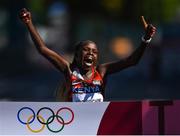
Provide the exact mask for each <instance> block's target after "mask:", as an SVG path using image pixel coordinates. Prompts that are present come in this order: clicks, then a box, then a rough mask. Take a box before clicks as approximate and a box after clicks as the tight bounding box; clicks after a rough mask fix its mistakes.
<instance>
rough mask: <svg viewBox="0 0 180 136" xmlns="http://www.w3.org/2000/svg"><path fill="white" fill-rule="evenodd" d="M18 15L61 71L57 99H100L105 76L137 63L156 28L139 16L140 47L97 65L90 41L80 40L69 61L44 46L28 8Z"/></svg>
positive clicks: (78, 100) (102, 93)
mask: <svg viewBox="0 0 180 136" xmlns="http://www.w3.org/2000/svg"><path fill="white" fill-rule="evenodd" d="M20 18H21V20H22V22H23V23H24V24H25V25H26V27H27V28H28V30H29V33H30V35H31V38H32V40H33V42H34V44H35V46H36V48H37V50H38V51H39V53H40V54H41V55H43V56H44V57H45V58H47V59H48V60H49V61H50V62H51V63H52V64H53V65H54V66H55V67H56V68H57V69H58V70H59V71H60V72H62V73H63V74H64V77H65V82H64V83H63V85H62V87H61V89H60V90H59V91H58V93H57V98H58V101H70V102H89V101H91V102H97V101H99V102H102V101H103V99H104V94H105V92H104V91H105V85H106V79H107V76H108V75H110V74H113V73H116V72H119V71H121V70H123V69H125V68H128V67H130V66H133V65H135V64H137V63H138V62H139V60H140V58H141V56H142V55H143V53H144V51H145V49H146V47H147V44H148V43H149V42H150V41H151V38H152V37H153V36H154V34H155V31H156V28H155V27H154V26H153V25H151V24H147V23H146V21H145V20H144V18H143V17H142V18H141V19H142V22H143V25H144V28H145V35H144V36H143V37H142V39H141V40H142V42H141V44H140V46H139V47H138V48H137V49H136V50H135V51H134V52H133V53H132V54H131V55H130V56H129V57H127V58H125V59H123V60H119V61H114V62H108V63H105V64H99V65H97V64H98V63H97V60H98V55H99V53H98V48H97V46H96V43H95V42H93V41H90V40H86V41H81V42H79V43H78V44H77V45H76V49H75V54H74V60H73V61H72V62H68V61H67V60H66V59H65V58H63V57H62V56H61V55H60V54H57V53H56V52H54V51H52V50H50V49H48V48H47V46H46V45H45V43H44V42H43V40H42V38H41V37H40V35H39V33H38V32H37V30H36V28H35V26H34V25H33V23H32V18H31V13H30V12H29V11H27V10H26V9H22V10H21V11H20Z"/></svg>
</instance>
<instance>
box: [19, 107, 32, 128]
mask: <svg viewBox="0 0 180 136" xmlns="http://www.w3.org/2000/svg"><path fill="white" fill-rule="evenodd" d="M24 109H28V110H30V111H32V113H33V119H32V120H31V121H30V122H29V123H28V124H31V123H32V122H33V121H34V119H35V112H34V110H33V109H31V108H29V107H23V108H21V109H20V110H19V111H18V113H17V118H18V120H19V122H21V123H22V124H24V125H26V124H27V123H26V122H23V121H21V119H20V117H19V114H20V112H21V111H22V110H24Z"/></svg>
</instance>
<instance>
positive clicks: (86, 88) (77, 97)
mask: <svg viewBox="0 0 180 136" xmlns="http://www.w3.org/2000/svg"><path fill="white" fill-rule="evenodd" d="M102 85H103V80H102V77H101V76H100V74H99V73H98V72H97V71H95V70H94V68H92V76H91V79H89V80H85V79H84V78H83V76H82V75H81V74H80V72H79V69H78V68H75V69H74V70H73V72H72V74H71V91H72V102H102V101H103V95H102V94H101V93H102Z"/></svg>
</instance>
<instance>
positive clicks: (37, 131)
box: [27, 115, 45, 133]
mask: <svg viewBox="0 0 180 136" xmlns="http://www.w3.org/2000/svg"><path fill="white" fill-rule="evenodd" d="M37 116H38V117H39V118H40V119H41V120H42V122H43V123H45V120H44V118H43V117H42V116H40V115H37ZM32 117H33V115H31V116H30V117H29V118H28V121H27V128H28V129H29V130H30V131H31V132H33V133H39V132H41V131H42V130H43V129H44V127H45V124H43V125H42V127H41V128H40V129H38V130H33V129H32V128H31V127H30V126H29V124H30V123H29V122H30V120H31V119H32Z"/></svg>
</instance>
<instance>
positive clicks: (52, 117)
mask: <svg viewBox="0 0 180 136" xmlns="http://www.w3.org/2000/svg"><path fill="white" fill-rule="evenodd" d="M44 109H47V110H50V111H51V112H52V114H53V115H52V120H51V121H48V122H47V121H45V122H47V123H45V122H42V121H41V120H40V119H39V113H40V111H41V110H44ZM54 117H55V113H54V111H53V110H52V109H51V108H49V107H43V108H40V109H39V110H38V112H37V119H38V121H39V122H40V123H41V124H44V125H48V124H50V123H51V122H53V120H54Z"/></svg>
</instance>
